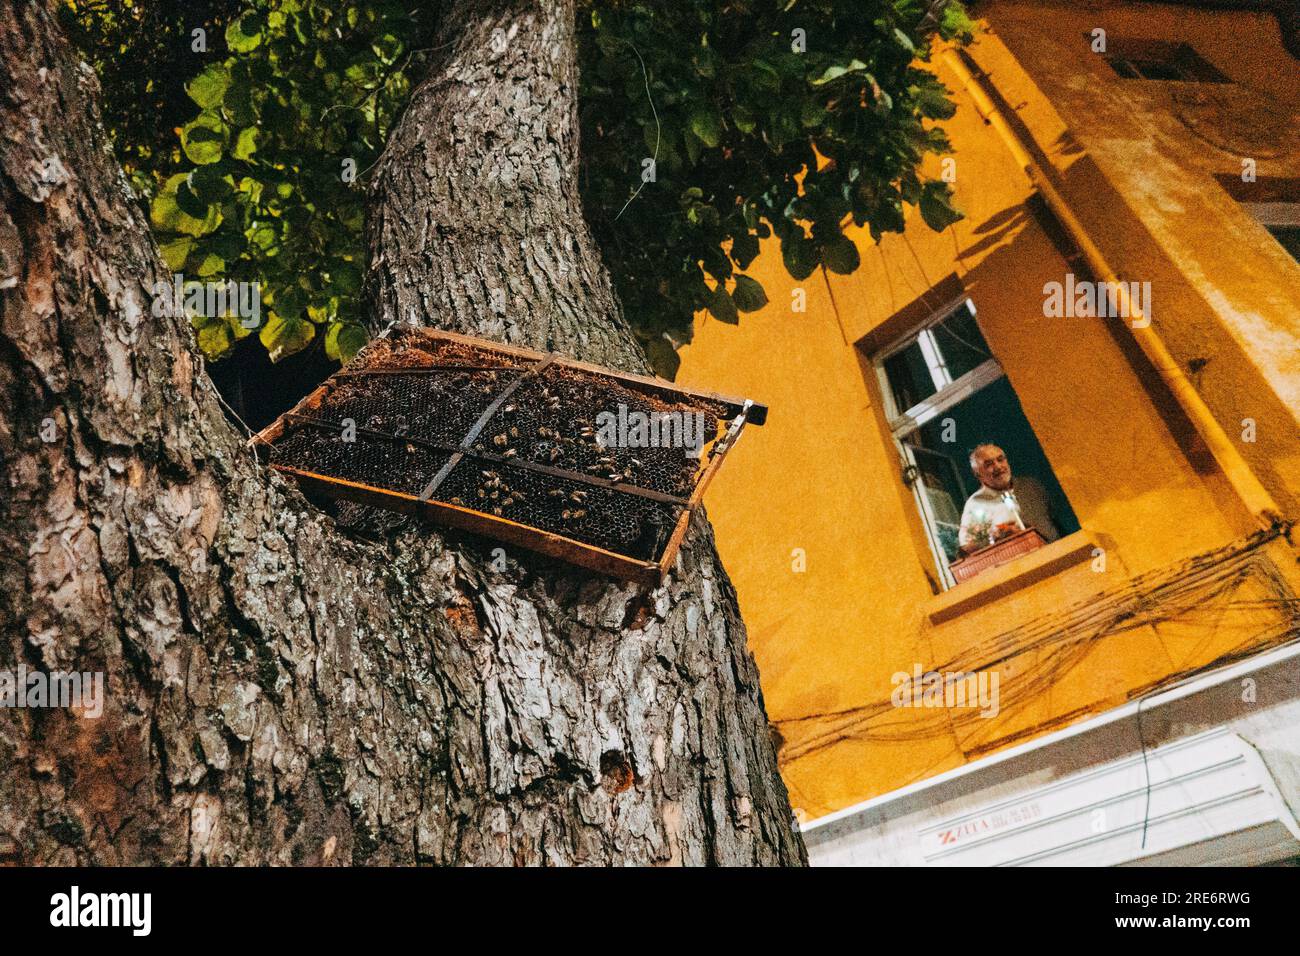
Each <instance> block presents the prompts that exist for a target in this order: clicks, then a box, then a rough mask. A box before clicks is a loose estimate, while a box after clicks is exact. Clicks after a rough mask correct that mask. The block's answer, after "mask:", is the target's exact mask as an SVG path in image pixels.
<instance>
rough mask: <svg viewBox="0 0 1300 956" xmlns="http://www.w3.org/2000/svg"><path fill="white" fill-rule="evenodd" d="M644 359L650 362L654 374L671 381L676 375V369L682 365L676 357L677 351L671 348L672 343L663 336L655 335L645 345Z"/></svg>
mask: <svg viewBox="0 0 1300 956" xmlns="http://www.w3.org/2000/svg"><path fill="white" fill-rule="evenodd" d="M645 354H646V358H648V359H649V360H650V367H651V368H653V369H654V370H655V374H656V375H659V376H662V377H663V378H666V379H672V378H674V377H675V376H676V375H677V369H678V367H679V366H680V365H681V364H682V360H681V358H680V357H678V355H677V350H676V349H674V348H673V346H672V343H671V342H669V341H668V339H667V338H666V337H665V336H663V335H656V336H654V337H653V338H651V339H650V340H649V341H648V342H646V343H645Z"/></svg>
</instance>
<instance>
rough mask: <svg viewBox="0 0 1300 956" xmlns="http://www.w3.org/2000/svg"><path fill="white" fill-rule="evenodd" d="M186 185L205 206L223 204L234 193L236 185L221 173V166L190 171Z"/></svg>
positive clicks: (196, 168)
mask: <svg viewBox="0 0 1300 956" xmlns="http://www.w3.org/2000/svg"><path fill="white" fill-rule="evenodd" d="M185 183H186V185H187V186H189V189H190V192H192V193H193V194H194V196H195V198H197V199H198V200H199V202H201V203H203V204H204V205H205V206H208V205H211V204H212V203H214V202H221V201H222V200H223V199H225V198H226V197H228V196H229V195H230V194H231V193H232V192H234V188H235V187H234V185H233V184H232V183H231V182H230V180H229V179H228V178H227V177H226V175H225V174H224V173H223V172H222V171H221V168H220V164H219V163H218V164H212V165H208V166H197V167H195V168H194V169H193V170H191V171H190V174H189V176H187V177H186V180H185Z"/></svg>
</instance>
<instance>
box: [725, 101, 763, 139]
mask: <svg viewBox="0 0 1300 956" xmlns="http://www.w3.org/2000/svg"><path fill="white" fill-rule="evenodd" d="M731 122H732V123H734V124H735V125H736V129H738V130H740V131H741V132H742V133H744V134H745V135H746V136H748V135H749V134H750V133H752V132H754V130H756V129H758V120H756V119H755V118H754V114H753V113H751V112H750V111H749V110H747V109H745V107H743V106H737V107H736V108H735V109H733V110H732V111H731Z"/></svg>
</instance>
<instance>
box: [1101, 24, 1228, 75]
mask: <svg viewBox="0 0 1300 956" xmlns="http://www.w3.org/2000/svg"><path fill="white" fill-rule="evenodd" d="M1085 36H1086V37H1087V38H1088V40H1089V42H1091V40H1092V37H1091V34H1085ZM1103 55H1104V56H1105V57H1106V62H1107V63H1109V64H1110V68H1111V69H1112V70H1114V71H1115V72H1116V73H1117V74H1119V75H1120V76H1122V77H1123V78H1124V79H1126V80H1174V81H1178V82H1183V83H1227V82H1229V80H1228V78H1227V77H1226V76H1224V75H1223V74H1222V73H1220V72H1219V71H1218V70H1216V69H1215V68H1214V67H1213V66H1212V65H1211V64H1210V63H1207V62H1206V61H1205V60H1204V59H1202V58H1201V56H1200V54H1198V53H1197V52H1196V51H1195V50H1193V49H1192V48H1191V47H1190V46H1188V45H1187V44H1186V43H1167V42H1164V41H1162V40H1130V39H1124V38H1118V37H1116V38H1111V39H1108V40H1107V41H1106V51H1105V53H1104V54H1103Z"/></svg>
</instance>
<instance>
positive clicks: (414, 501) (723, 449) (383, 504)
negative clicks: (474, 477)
mask: <svg viewBox="0 0 1300 956" xmlns="http://www.w3.org/2000/svg"><path fill="white" fill-rule="evenodd" d="M399 334H401V335H406V336H411V335H414V336H418V337H419V338H421V339H423V340H425V341H427V342H429V343H430V344H435V345H436V344H438V343H449V344H459V345H463V346H467V347H470V348H473V349H475V350H477V351H480V352H483V353H486V354H487V355H489V356H491V355H497V356H501V357H502V358H503V359H506V358H509V359H512V360H515V361H514V362H512V363H511V364H510V365H509V368H510V369H517V370H519V371H520V375H519V376H517V377H516V378H514V379H513V380H512V381H511V382H510V383H508V384H507V385H505V386H504V387H503V388H502V389H501V391H499V392H498V394H497V395H496V396H495V397H494V399H493V401H492V402H490V403H489V405H488V407H487V408H486V409H485V410H484V411H483V412H482V413H481V414H480V415H479V417H478V420H477V421H475V423H474V425H473V426H472V427H471V428H470V429H469V431H468V432H467V433H466V435H465V436H464V437H463V438H462V439H461V441H460V443H459V444H458V445H456V446H450V445H438V444H435V443H432V442H429V441H425V440H421V439H418V438H411V437H409V436H400V440H402V441H408V442H413V443H415V444H418V445H422V446H425V447H429V448H432V449H434V450H437V451H442V452H446V453H448V454H449V456H450V457H449V459H448V461H447V463H446V464H445V465H444V466H443V467H442V468H441V469H440V470H439V472H438V474H437V475H436V476H435V477H434V479H433V480H432V481H431V482H429V484H428V486H427V487H426V488H425V489H424V491H423V492H422V493H421V494H420V495H412V494H408V493H404V492H399V491H395V490H393V489H389V488H382V487H377V486H374V485H368V484H363V483H359V482H354V481H348V480H345V479H342V478H336V477H332V476H329V475H323V474H318V473H315V472H311V471H304V470H301V469H298V468H293V467H289V466H287V465H279V464H274V463H272V464H271V465H270V467H271V468H272V469H274V470H275V471H278V472H280V473H282V474H286V475H290V476H292V477H293V478H294V479H295V480H296V481H297V482H298V483H299V484H300V485H301V486H302V487H303V488H304V489H305V490H309V491H313V492H316V493H318V494H322V495H325V496H327V497H330V498H335V499H340V500H347V501H353V502H357V503H360V504H366V505H371V506H374V507H378V508H383V509H385V510H388V511H396V512H400V513H403V514H412V515H420V516H424V517H427V518H429V519H431V520H433V521H435V522H437V523H439V524H442V525H445V526H448V527H452V528H457V529H459V530H462V531H469V532H473V533H476V534H482V535H484V536H486V537H489V538H494V539H496V540H500V541H505V542H507V543H509V544H513V545H517V546H519V547H522V548H526V549H528V550H531V551H536V552H538V553H540V554H544V555H547V556H549V557H553V558H557V559H559V560H561V561H566V562H568V563H570V564H576V565H578V566H580V567H585V568H588V569H590V570H593V571H598V572H601V573H603V574H609V575H612V576H614V577H618V578H623V579H627V580H632V581H637V582H639V583H644V584H658V583H659V582H660V581H662V579H663V577H664V575H665V574H667V572H668V570H669V568H671V567H672V565H673V563H674V561H675V560H676V557H677V552H678V550H679V549H680V547H681V544H682V541H683V540H684V539H685V537H686V532H687V530H688V529H689V527H690V519H691V515H692V514H693V513H694V511H695V509H696V507H697V506H698V505H699V503H700V501H701V500H702V498H703V496H704V492H705V490H706V489H707V488H708V485H709V483H710V482H711V481H712V480H713V476H714V475H715V474H717V471H718V469H719V468H720V467H721V465H722V461H723V459H724V458H725V457H726V454H727V452H728V451H730V450H731V448H732V447H734V445H735V443H736V441H737V440H738V439H739V437H740V433H741V432H742V431H743V429H744V427H745V425H746V424H754V425H761V424H763V422H764V421H765V420H766V418H767V407H766V406H764V405H759V404H756V403H754V402H752V401H748V400H746V399H738V398H730V397H727V396H723V395H717V394H714V393H712V392H704V391H697V390H692V389H685V388H679V387H678V386H676V385H674V384H673V383H671V382H668V381H666V380H664V379H659V378H652V377H650V376H645V375H634V374H629V373H624V372H615V371H611V370H610V369H606V368H601V367H600V366H597V365H591V364H588V363H586V362H579V361H575V360H572V359H567V358H564V357H562V356H558V355H554V354H547V353H542V352H535V351H533V350H531V349H524V348H519V347H517V346H509V345H501V344H499V343H496V342H491V341H487V340H484V339H478V338H472V337H470V336H465V335H459V334H456V333H453V332H443V331H439V330H434V329H423V328H421V329H412V328H405V329H402V330H401V332H400V333H399ZM385 337H386V336H385ZM370 351H371V350H370V349H369V348H367V349H363V350H362V351H361V353H359V354H358V355H357V357H356V358H355V359H354V360H353V361H352V362H351V363H349V365H348V366H347V368H345V369H343V370H341V371H339V372H336V373H335V374H334V375H333V376H331V377H330V378H329V379H327V380H326V381H325V382H324V383H322V384H321V386H320V387H318V388H317V389H315V390H314V391H313V392H312V393H311V394H309V395H307V396H306V397H305V398H303V399H302V401H300V402H299V403H298V404H297V405H295V406H294V407H293V409H291V410H290V411H288V412H286V413H285V414H283V415H281V416H280V417H279V418H277V419H276V420H275V421H274V422H272V423H271V424H270V425H268V426H267V427H266V428H264V429H263V430H262V431H261V432H259V433H258V434H256V435H254V436H253V438H252V439H250V441H249V444H250V445H251V446H252V447H253V448H254V449H255V450H256V451H257V452H258V454H259V455H260V456H264V457H265V456H266V455H268V454H269V451H270V449H271V448H272V447H273V446H274V445H275V443H276V442H277V441H279V440H280V439H281V438H282V437H284V435H285V432H286V429H287V428H288V427H290V426H292V425H293V424H294V420H295V419H297V420H299V421H300V422H301V423H302V424H311V425H315V426H317V427H338V426H331V425H330V423H328V422H325V421H323V420H321V419H317V418H315V417H314V416H313V415H312V414H311V413H312V412H313V411H315V410H317V409H318V408H319V407H320V406H321V405H322V403H324V402H325V400H326V399H327V397H328V396H329V394H330V391H331V390H332V388H333V386H334V384H335V382H336V381H338V380H346V379H349V378H355V377H358V376H370V375H385V374H389V375H391V374H423V373H425V372H431V371H433V370H435V369H438V368H447V366H429V367H427V368H419V369H413V368H392V367H384V366H382V365H375V366H373V367H366V359H367V353H369V352H370ZM520 359H522V360H524V363H525V364H523V365H520V364H519V363H518V361H517V360H520ZM454 367H455V368H464V369H465V370H466V371H472V370H474V369H475V368H489V367H490V368H493V369H499V368H500V366H477V367H476V366H459V365H458V366H454ZM552 367H559V368H562V369H572V370H574V371H577V372H582V373H585V374H587V375H594V376H598V377H600V378H604V379H608V380H610V381H611V382H614V383H617V384H619V385H622V386H624V387H627V388H631V389H633V390H635V391H638V392H641V393H643V394H650V395H654V396H656V397H659V398H661V399H667V400H670V401H677V402H684V401H689V400H690V399H692V398H694V399H699V400H703V401H707V402H710V403H712V404H715V405H719V406H721V407H722V408H723V409H724V410H725V411H726V414H727V415H728V416H730V422H729V424H728V426H727V428H726V431H725V432H724V433H723V435H722V436H721V437H719V438H717V439H716V440H715V441H714V444H713V446H712V448H711V450H710V458H709V461H708V463H707V465H705V466H704V467H703V468H702V469H701V470H699V471H697V473H696V476H695V483H694V485H693V487H692V491H691V494H690V496H689V497H688V498H680V497H676V496H674V495H669V494H666V493H664V492H660V491H656V490H654V489H650V488H641V487H638V486H636V485H632V484H631V483H629V482H623V481H614V480H610V479H608V478H604V477H601V476H596V475H589V474H582V473H579V472H573V471H567V470H565V469H560V468H555V467H552V466H549V465H545V464H542V463H540V462H534V461H521V460H518V459H515V460H507V459H506V458H504V457H503V456H501V455H497V454H494V453H492V452H488V451H483V450H475V449H474V448H473V447H472V446H473V445H474V443H475V439H476V438H477V437H478V435H479V434H480V432H481V431H482V430H483V429H484V428H485V427H486V425H487V424H488V422H489V421H491V420H492V418H493V416H494V415H495V414H496V412H497V411H498V409H499V408H500V407H501V405H502V403H503V402H504V401H505V399H506V398H507V397H508V396H509V395H510V394H511V393H512V392H513V391H514V389H515V388H516V387H518V385H519V384H520V383H521V382H523V381H526V380H527V379H529V378H531V377H534V376H536V375H538V374H540V373H541V372H543V371H544V370H546V369H548V368H552ZM358 433H359V434H360V433H365V434H367V435H369V433H366V432H365V430H364V429H358ZM371 437H376V438H380V439H389V440H394V439H398V438H399V436H393V435H387V434H382V433H375V435H373V436H371ZM465 457H471V458H474V459H478V460H481V461H485V462H491V463H496V464H502V463H503V464H505V465H508V466H509V467H512V468H523V469H526V470H529V471H532V472H534V473H539V474H542V475H549V476H551V477H554V478H557V479H563V480H565V481H570V482H579V483H582V484H585V485H591V486H592V487H601V488H604V489H606V490H612V491H615V492H618V493H621V494H629V495H637V496H640V497H646V498H651V499H653V500H657V501H660V502H663V503H666V504H671V505H675V506H677V507H680V508H681V512H680V514H679V515H678V516H677V520H676V522H675V523H674V526H673V530H672V532H671V534H670V535H669V537H668V538H667V541H666V543H665V544H664V546H663V550H662V552H661V554H659V555H658V557H657V558H655V559H654V560H643V559H640V558H635V557H632V556H630V555H626V554H621V553H619V552H616V551H611V550H608V549H606V548H601V547H598V546H596V545H592V544H588V543H586V542H583V541H579V540H577V539H575V538H571V537H567V536H565V535H563V534H560V533H557V532H553V531H546V530H544V529H542V528H538V527H534V526H532V525H528V524H521V523H520V522H518V521H514V520H511V519H509V518H505V517H502V516H499V515H493V514H489V513H486V512H483V511H478V510H476V509H473V508H469V507H464V506H460V505H455V504H452V503H450V502H444V501H438V500H435V499H433V498H432V497H430V496H431V495H432V494H433V493H434V491H436V489H437V487H438V486H439V484H440V483H441V481H442V479H443V478H445V477H446V476H447V475H448V474H449V473H450V472H451V470H452V469H453V468H454V467H455V466H456V464H457V463H458V462H460V461H461V460H462V459H463V458H465Z"/></svg>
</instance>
